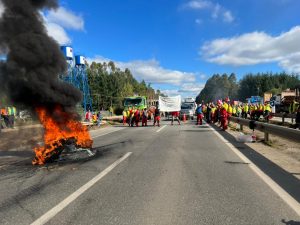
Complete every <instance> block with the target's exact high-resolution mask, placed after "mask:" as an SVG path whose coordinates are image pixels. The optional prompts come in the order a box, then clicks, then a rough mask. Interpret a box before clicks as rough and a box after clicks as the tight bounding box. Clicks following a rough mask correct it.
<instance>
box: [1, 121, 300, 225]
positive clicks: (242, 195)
mask: <svg viewBox="0 0 300 225" xmlns="http://www.w3.org/2000/svg"><path fill="white" fill-rule="evenodd" d="M216 129H217V128H216ZM217 133H219V135H218V134H217ZM91 134H92V136H93V139H94V148H96V149H97V151H98V154H97V155H96V156H95V157H93V158H91V159H90V160H78V161H74V162H73V161H67V162H60V163H53V164H51V165H48V166H42V167H37V166H32V165H31V163H30V159H29V158H28V159H27V158H26V159H24V161H22V162H18V163H16V164H10V165H7V166H4V167H2V168H0V224H13V225H16V224H22V225H23V224H53V225H57V224H59V225H63V224H94V225H97V224H101V225H102V224H103V225H106V224H120V225H121V224H122V225H125V224H128V225H143V224H145V225H150V224H151V225H167V224H170V225H179V224H180V225H192V224H195V225H201V224H203V225H204V224H205V225H208V224H218V225H226V224H230V225H231V224H236V225H243V224H247V225H255V224H257V225H268V224H300V216H299V208H297V207H299V198H300V194H299V193H300V185H299V184H300V183H299V181H298V180H295V179H292V178H291V177H289V175H286V176H287V177H281V178H280V179H279V178H278V177H277V178H278V179H277V180H278V181H280V180H281V181H282V180H283V181H284V182H283V183H284V184H285V186H284V187H287V189H288V190H287V192H285V191H284V189H283V190H281V191H280V190H278V188H277V189H276V185H275V187H274V186H272V185H273V184H272V180H271V182H267V180H266V179H264V176H263V175H261V174H260V173H259V172H257V171H256V170H255V168H256V167H255V165H253V163H252V162H251V161H250V162H248V161H247V160H243V159H242V158H240V157H239V156H238V155H237V153H238V154H241V153H240V150H241V151H242V150H243V151H248V150H247V149H245V148H246V147H245V146H243V145H240V146H239V148H237V149H236V148H232V147H230V146H229V145H228V143H226V142H228V140H226V139H225V140H224V139H221V138H220V134H221V135H224V134H223V133H222V132H221V131H218V129H217V132H215V131H214V130H213V129H212V128H210V127H209V126H207V125H202V126H196V125H194V124H192V123H187V124H185V125H181V126H178V125H174V126H170V122H168V121H164V122H163V123H162V125H161V127H152V126H150V127H138V128H136V127H133V128H131V127H126V126H125V127H123V126H122V125H120V126H115V127H110V128H105V129H100V130H97V131H92V132H91ZM231 141H232V140H231ZM249 152H250V150H249V151H248V153H249ZM250 153H251V152H250ZM256 160H257V161H259V160H260V159H259V157H258V156H256ZM254 161H255V160H254ZM264 165H267V166H268V169H269V170H270V171H269V172H268V174H272V171H271V170H272V168H273V167H274V170H275V169H277V170H278V168H276V166H274V165H273V164H271V163H270V164H266V163H264ZM279 171H280V170H279ZM276 174H277V175H278V173H276ZM282 174H283V175H284V172H282ZM278 176H279V175H278ZM269 177H270V176H269ZM270 178H272V176H271V177H270ZM279 183H280V182H279ZM279 189H280V188H279ZM287 193H288V194H287ZM285 194H287V195H285ZM297 210H298V211H297Z"/></svg>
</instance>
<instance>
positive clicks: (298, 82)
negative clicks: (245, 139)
mask: <svg viewBox="0 0 300 225" xmlns="http://www.w3.org/2000/svg"><path fill="white" fill-rule="evenodd" d="M287 88H290V89H295V88H300V79H299V76H298V75H289V74H286V73H284V72H282V73H275V74H273V73H257V74H252V73H249V74H246V75H245V76H244V77H243V78H242V79H241V80H240V81H237V78H236V75H235V74H234V73H232V74H230V75H228V74H226V73H225V74H223V75H220V74H214V75H213V76H212V77H211V78H209V79H208V80H207V82H206V84H205V87H204V88H203V89H202V91H201V92H200V93H199V95H198V96H197V98H196V101H197V102H202V101H205V102H210V101H216V100H218V99H224V98H225V97H229V98H230V99H235V100H240V101H245V99H246V98H249V97H251V96H263V94H264V93H265V92H272V93H273V94H279V93H281V92H282V91H283V90H286V89H287Z"/></svg>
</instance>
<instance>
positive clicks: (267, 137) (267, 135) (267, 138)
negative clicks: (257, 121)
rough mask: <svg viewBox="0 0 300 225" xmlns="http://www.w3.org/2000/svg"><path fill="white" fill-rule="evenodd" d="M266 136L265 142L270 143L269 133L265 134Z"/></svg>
mask: <svg viewBox="0 0 300 225" xmlns="http://www.w3.org/2000/svg"><path fill="white" fill-rule="evenodd" d="M264 134H265V142H268V141H269V133H267V132H264Z"/></svg>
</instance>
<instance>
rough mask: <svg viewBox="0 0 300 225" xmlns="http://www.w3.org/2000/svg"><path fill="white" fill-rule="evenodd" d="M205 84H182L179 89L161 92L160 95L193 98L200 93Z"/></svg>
mask: <svg viewBox="0 0 300 225" xmlns="http://www.w3.org/2000/svg"><path fill="white" fill-rule="evenodd" d="M204 85H205V84H201V83H183V84H182V85H181V86H180V87H179V88H176V89H165V90H161V92H162V93H164V94H166V95H168V96H176V95H181V97H182V98H184V97H194V98H195V96H197V95H198V94H199V93H200V91H201V90H202V89H203V88H204Z"/></svg>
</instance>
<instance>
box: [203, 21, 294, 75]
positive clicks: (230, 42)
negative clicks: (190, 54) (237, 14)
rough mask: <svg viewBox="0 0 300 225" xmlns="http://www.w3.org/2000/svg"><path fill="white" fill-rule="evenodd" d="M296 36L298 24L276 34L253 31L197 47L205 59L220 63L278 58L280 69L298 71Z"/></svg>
mask: <svg viewBox="0 0 300 225" xmlns="http://www.w3.org/2000/svg"><path fill="white" fill-rule="evenodd" d="M299 40H300V26H296V27H293V28H292V29H291V30H289V31H288V32H285V33H282V34H280V35H278V36H271V35H268V34H266V33H265V32H253V33H246V34H243V35H240V36H236V37H232V38H221V39H216V40H213V41H210V42H207V43H205V44H204V45H203V46H202V47H201V51H200V54H201V55H202V56H204V58H205V59H206V60H207V61H209V62H213V63H217V64H221V65H235V66H241V65H254V64H259V63H268V62H278V63H279V65H280V66H281V67H282V68H283V69H285V70H287V71H292V72H296V73H299V72H300V69H299V67H300V66H299V65H300V61H299V58H300V56H299V54H300V45H299Z"/></svg>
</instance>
